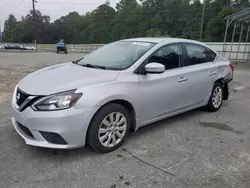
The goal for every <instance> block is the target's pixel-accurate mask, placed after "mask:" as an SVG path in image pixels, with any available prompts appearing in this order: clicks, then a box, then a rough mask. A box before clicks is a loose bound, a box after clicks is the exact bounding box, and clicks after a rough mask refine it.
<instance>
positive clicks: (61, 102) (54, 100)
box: [32, 91, 82, 111]
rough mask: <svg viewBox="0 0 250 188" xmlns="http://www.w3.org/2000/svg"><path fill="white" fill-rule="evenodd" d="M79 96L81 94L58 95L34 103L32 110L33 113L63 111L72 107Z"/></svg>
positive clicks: (64, 93) (66, 93) (71, 92)
mask: <svg viewBox="0 0 250 188" xmlns="http://www.w3.org/2000/svg"><path fill="white" fill-rule="evenodd" d="M81 96H82V94H81V93H74V91H67V92H63V93H58V94H54V95H51V96H48V97H44V98H42V99H40V100H38V101H36V102H35V103H34V104H33V105H32V108H33V109H34V110H35V111H55V110H63V109H67V108H70V107H72V106H73V105H74V104H75V103H76V102H77V101H78V100H79V99H80V97H81Z"/></svg>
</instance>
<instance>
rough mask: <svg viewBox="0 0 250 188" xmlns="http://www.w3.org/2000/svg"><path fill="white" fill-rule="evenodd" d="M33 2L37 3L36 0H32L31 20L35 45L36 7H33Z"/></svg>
mask: <svg viewBox="0 0 250 188" xmlns="http://www.w3.org/2000/svg"><path fill="white" fill-rule="evenodd" d="M35 3H37V1H36V0H32V7H33V22H34V30H33V32H34V35H33V36H34V42H35V45H36V9H35Z"/></svg>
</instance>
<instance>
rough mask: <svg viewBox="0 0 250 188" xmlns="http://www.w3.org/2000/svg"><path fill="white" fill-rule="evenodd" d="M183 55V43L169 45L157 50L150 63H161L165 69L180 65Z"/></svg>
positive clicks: (149, 60)
mask: <svg viewBox="0 0 250 188" xmlns="http://www.w3.org/2000/svg"><path fill="white" fill-rule="evenodd" d="M181 56H182V47H181V44H172V45H167V46H164V47H162V48H160V49H159V50H157V51H156V52H155V53H154V54H153V55H152V56H151V57H150V58H149V59H148V63H152V62H154V63H161V64H163V65H164V66H165V70H169V69H174V68H178V67H180V64H181Z"/></svg>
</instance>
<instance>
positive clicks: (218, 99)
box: [207, 82, 223, 112]
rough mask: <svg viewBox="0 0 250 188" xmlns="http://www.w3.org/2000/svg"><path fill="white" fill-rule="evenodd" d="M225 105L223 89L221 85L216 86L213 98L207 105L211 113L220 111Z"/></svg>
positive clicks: (216, 84)
mask: <svg viewBox="0 0 250 188" xmlns="http://www.w3.org/2000/svg"><path fill="white" fill-rule="evenodd" d="M222 103H223V87H222V85H221V84H220V83H218V82H216V83H215V84H214V87H213V90H212V94H211V97H210V99H209V102H208V104H207V109H208V110H209V111H211V112H215V111H218V110H219V109H220V107H221V105H222Z"/></svg>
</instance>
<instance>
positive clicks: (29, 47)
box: [25, 46, 36, 50]
mask: <svg viewBox="0 0 250 188" xmlns="http://www.w3.org/2000/svg"><path fill="white" fill-rule="evenodd" d="M25 50H36V47H35V46H25Z"/></svg>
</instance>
